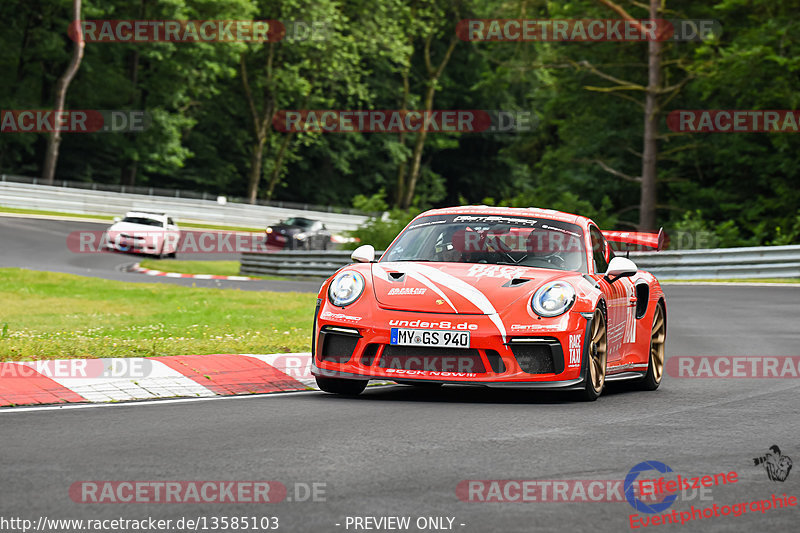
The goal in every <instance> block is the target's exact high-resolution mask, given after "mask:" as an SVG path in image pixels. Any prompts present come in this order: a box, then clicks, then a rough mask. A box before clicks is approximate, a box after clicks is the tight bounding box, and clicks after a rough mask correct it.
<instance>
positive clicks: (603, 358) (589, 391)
mask: <svg viewBox="0 0 800 533" xmlns="http://www.w3.org/2000/svg"><path fill="white" fill-rule="evenodd" d="M586 357H587V358H588V361H587V369H586V386H585V387H584V389H583V391H581V399H583V400H584V401H587V402H593V401H595V400H597V398H599V397H600V395H601V394H603V388H604V387H605V384H606V362H607V360H608V335H607V329H606V316H605V314H603V310H602V309H600V308H599V307H598V308H597V309H595V311H594V316H592V331H591V338H590V341H589V343H588V345H587V353H586Z"/></svg>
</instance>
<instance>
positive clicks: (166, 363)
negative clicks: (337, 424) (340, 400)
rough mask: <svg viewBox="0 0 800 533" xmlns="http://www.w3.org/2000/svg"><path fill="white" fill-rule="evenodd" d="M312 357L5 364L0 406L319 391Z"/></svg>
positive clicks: (1, 374)
mask: <svg viewBox="0 0 800 533" xmlns="http://www.w3.org/2000/svg"><path fill="white" fill-rule="evenodd" d="M310 365H311V354H309V353H294V354H285V353H284V354H269V355H249V354H248V355H229V354H217V355H177V356H169V357H144V358H143V357H131V358H108V359H62V360H48V361H28V362H7V363H0V406H3V407H8V406H16V405H32V404H57V403H80V402H98V403H102V402H124V401H130V400H152V399H158V398H175V397H213V396H233V395H239V394H264V393H270V392H286V391H304V390H318V389H317V386H316V381H315V380H314V377H313V376H312V375H311V372H310Z"/></svg>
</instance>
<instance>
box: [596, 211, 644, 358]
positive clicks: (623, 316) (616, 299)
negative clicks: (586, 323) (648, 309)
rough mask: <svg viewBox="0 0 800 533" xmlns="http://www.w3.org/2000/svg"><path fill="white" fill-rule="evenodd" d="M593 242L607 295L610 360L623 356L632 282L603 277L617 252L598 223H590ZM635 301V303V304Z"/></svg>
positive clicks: (600, 284) (599, 275)
mask: <svg viewBox="0 0 800 533" xmlns="http://www.w3.org/2000/svg"><path fill="white" fill-rule="evenodd" d="M589 236H590V239H591V245H592V262H593V265H594V272H595V276H596V279H597V280H598V285H599V287H600V289H601V290H602V291H603V293H604V294H605V295H606V311H607V313H606V321H607V323H606V328H607V330H608V333H607V335H608V362H609V363H614V362H618V361H620V360H621V359H622V357H623V356H624V342H625V339H626V329H627V327H628V315H629V314H630V312H631V311H630V307H629V306H630V298H631V295H632V294H633V284H632V283H631V280H630V278H621V279H618V280H616V281H614V283H609V282H608V281H606V279H605V278H604V277H603V275H604V274H605V272H606V271H607V270H608V262H609V261H611V258H612V257H613V254H614V252H613V251H612V250H611V247H610V246H609V245H608V242H606V240H605V238H603V234H602V233H601V232H600V230H599V229H598V228H597V226H590V227H589ZM634 305H635V304H634Z"/></svg>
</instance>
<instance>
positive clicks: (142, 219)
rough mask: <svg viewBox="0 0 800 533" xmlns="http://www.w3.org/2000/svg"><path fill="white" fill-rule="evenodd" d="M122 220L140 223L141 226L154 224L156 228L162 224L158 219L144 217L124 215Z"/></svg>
mask: <svg viewBox="0 0 800 533" xmlns="http://www.w3.org/2000/svg"><path fill="white" fill-rule="evenodd" d="M122 221H123V222H129V223H131V224H141V225H142V226H155V227H157V228H161V227H163V226H164V223H163V222H161V221H160V220H156V219H153V218H145V217H125V218H123V219H122Z"/></svg>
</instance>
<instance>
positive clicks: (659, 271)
mask: <svg viewBox="0 0 800 533" xmlns="http://www.w3.org/2000/svg"><path fill="white" fill-rule="evenodd" d="M350 253H351V252H350V251H319V252H308V251H296V252H295V251H291V252H276V253H269V254H260V253H244V254H242V266H241V273H242V275H253V274H255V275H273V276H307V277H315V278H327V277H328V276H330V275H331V274H333V273H334V272H336V270H338V269H339V268H341V267H343V266H345V265H347V264H350V263H351V262H352V261H351V260H350ZM381 253H382V252H376V258H377V257H380V254H381ZM631 259H632V260H633V261H634V262H635V263H636V264H637V265H638V266H639V268H641V269H642V270H648V271H650V272H652V273H653V274H655V275H656V276H657V277H658V278H661V279H682V280H692V279H733V278H797V277H800V246H768V247H752V248H720V249H709V250H674V251H664V252H631Z"/></svg>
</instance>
